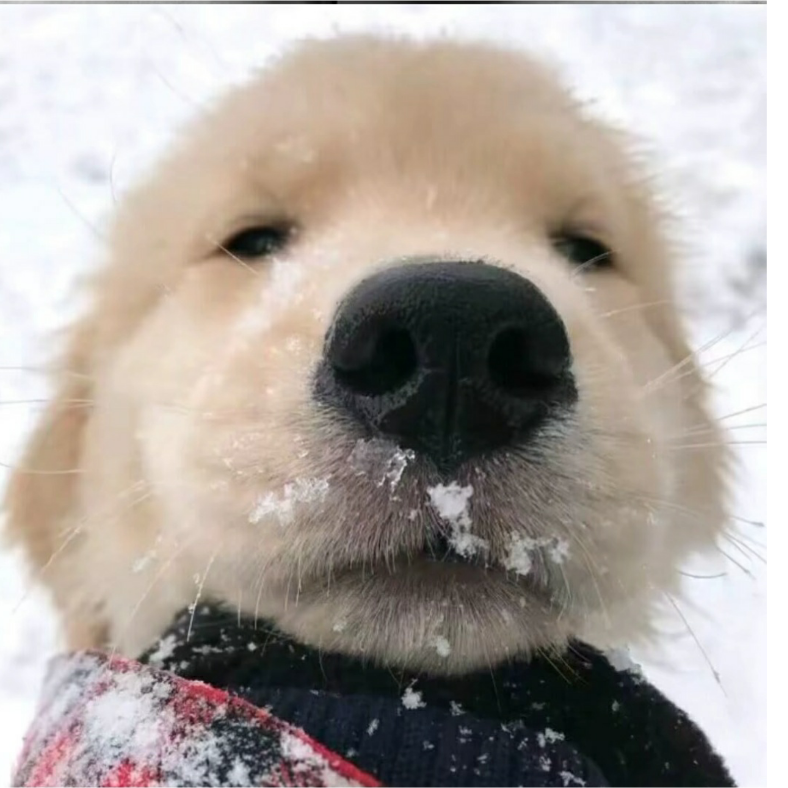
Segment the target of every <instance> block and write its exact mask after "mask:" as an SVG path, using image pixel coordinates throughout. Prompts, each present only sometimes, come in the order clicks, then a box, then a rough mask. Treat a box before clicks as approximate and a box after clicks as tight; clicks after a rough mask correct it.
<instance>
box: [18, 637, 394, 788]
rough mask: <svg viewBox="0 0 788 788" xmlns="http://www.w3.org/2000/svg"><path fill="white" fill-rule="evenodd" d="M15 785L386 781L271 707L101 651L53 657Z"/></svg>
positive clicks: (375, 783)
mask: <svg viewBox="0 0 788 788" xmlns="http://www.w3.org/2000/svg"><path fill="white" fill-rule="evenodd" d="M13 784H14V785H20V786H54V785H59V786H71V785H83V786H85V785H91V786H107V787H109V786H165V785H183V786H192V785H222V786H232V785H255V786H316V787H317V786H378V785H380V783H379V782H378V781H377V780H376V779H375V778H373V777H371V776H370V775H368V774H366V773H365V772H362V771H361V770H360V769H358V768H356V767H355V766H353V765H352V764H351V763H348V762H347V761H346V760H344V759H343V758H341V757H340V756H339V755H337V754H336V753H333V752H331V751H329V750H327V749H326V748H325V747H323V746H322V745H321V744H319V743H318V742H316V741H314V740H313V739H312V738H311V737H309V736H307V734H306V733H304V731H302V730H301V729H299V728H296V727H294V726H293V725H290V724H288V723H286V722H283V721H282V720H279V719H277V718H276V717H274V716H272V715H271V714H269V713H268V712H267V711H265V710H264V709H260V708H257V707H255V706H253V705H251V704H250V703H247V702H246V701H244V700H241V699H240V698H237V697H235V696H233V695H230V694H229V693H227V692H224V691H223V690H218V689H215V688H213V687H210V686H208V685H206V684H203V683H201V682H197V681H188V680H186V679H182V678H179V677H177V676H175V675H173V674H171V673H166V672H164V671H159V670H155V669H153V668H150V667H148V666H146V665H141V664H140V663H138V662H135V661H133V660H128V659H123V658H120V657H110V656H107V655H104V654H99V653H94V652H84V653H76V654H71V655H66V656H63V657H59V658H57V659H55V660H54V661H53V663H52V665H51V668H50V672H49V675H48V678H47V681H46V684H45V687H44V692H43V696H42V700H41V702H40V705H39V708H38V712H37V715H36V718H35V720H34V722H33V725H32V727H31V729H30V731H29V733H28V735H27V737H26V739H25V744H24V747H23V750H22V754H21V756H20V758H19V762H18V764H17V768H16V771H15V774H14V777H13Z"/></svg>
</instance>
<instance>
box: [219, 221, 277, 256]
mask: <svg viewBox="0 0 788 788" xmlns="http://www.w3.org/2000/svg"><path fill="white" fill-rule="evenodd" d="M289 237H290V228H289V227H286V226H284V225H270V226H265V227H250V228H248V229H246V230H242V231H241V232H239V233H236V234H235V235H233V236H231V237H230V238H228V239H227V240H226V241H225V242H224V244H222V247H221V248H222V249H223V250H224V251H226V252H227V253H228V254H230V255H233V256H234V257H243V258H255V257H267V256H268V255H271V254H274V253H275V252H278V251H280V250H281V249H282V248H284V246H285V244H287V240H288V238H289Z"/></svg>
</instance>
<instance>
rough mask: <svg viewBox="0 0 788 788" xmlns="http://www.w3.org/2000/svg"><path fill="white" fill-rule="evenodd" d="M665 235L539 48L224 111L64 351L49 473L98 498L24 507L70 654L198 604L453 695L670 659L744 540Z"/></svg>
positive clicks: (450, 61) (44, 492)
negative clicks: (671, 614) (535, 662)
mask: <svg viewBox="0 0 788 788" xmlns="http://www.w3.org/2000/svg"><path fill="white" fill-rule="evenodd" d="M661 232H662V231H661V219H660V216H659V214H658V212H657V211H656V210H655V208H654V206H653V205H652V202H651V199H650V196H649V194H648V192H647V190H646V188H645V186H644V185H643V183H642V182H641V181H639V180H638V177H637V175H636V173H635V172H634V171H633V169H632V167H631V164H630V161H629V159H628V158H627V156H626V154H625V153H624V147H623V141H622V140H621V139H620V138H619V137H618V136H617V135H616V134H615V133H614V132H612V131H610V130H607V129H605V128H602V127H601V126H599V125H598V124H596V123H595V122H593V121H591V120H589V119H587V118H585V117H584V116H583V115H582V113H581V112H580V111H579V109H578V108H577V106H576V105H575V104H574V103H573V102H572V101H571V100H570V99H569V98H568V97H567V95H566V94H565V93H564V92H563V90H562V89H561V88H560V87H559V86H558V85H557V84H556V83H555V81H554V79H553V77H552V76H551V75H550V74H548V73H546V72H544V71H542V70H541V69H540V68H539V67H537V66H536V65H534V64H533V63H532V62H531V61H529V60H527V59H526V58H524V57H522V56H521V55H518V54H514V53H509V52H502V51H498V50H495V49H492V48H488V47H485V46H477V45H467V44H466V45H459V44H451V43H437V44H435V43H433V44H414V43H406V42H397V41H384V40H371V39H363V38H352V39H338V40H335V41H330V42H312V43H309V44H307V45H304V46H302V47H301V48H300V49H298V50H296V51H295V52H293V53H292V54H290V55H288V56H287V57H285V58H284V59H283V60H282V61H281V62H280V63H279V64H278V65H277V66H276V67H275V68H273V69H271V70H270V71H269V72H267V73H266V74H264V75H263V76H261V77H260V78H258V79H257V80H256V81H254V82H253V83H251V84H250V85H248V86H247V87H244V88H242V89H240V90H238V91H237V92H235V93H234V94H232V95H230V96H229V97H228V98H227V99H226V100H225V101H224V102H222V103H220V104H219V105H218V106H217V107H216V108H214V109H213V110H212V111H211V112H210V113H209V114H208V115H207V116H206V117H205V118H203V119H201V120H200V122H199V123H198V124H196V125H195V126H194V127H193V128H192V129H191V132H190V134H188V135H187V136H186V137H185V138H184V139H183V141H182V142H181V144H180V147H179V148H178V149H177V150H176V151H174V153H173V154H172V155H171V156H170V158H169V159H167V160H166V161H164V162H163V163H162V165H161V166H160V168H159V169H158V171H157V172H156V173H155V175H154V176H153V177H152V178H151V179H150V180H149V181H148V182H147V183H145V184H144V185H143V186H141V187H140V188H139V189H138V190H137V191H136V192H135V193H133V194H132V195H130V197H129V198H128V200H127V202H126V205H125V206H124V208H123V210H122V211H121V213H120V215H119V217H118V221H117V224H116V227H115V233H114V237H113V242H112V249H111V260H110V264H109V265H108V266H107V267H106V269H105V270H104V271H103V272H101V273H100V275H99V277H98V278H97V281H96V283H95V288H94V293H95V301H94V305H93V308H92V310H91V311H90V313H89V314H88V315H87V316H86V317H85V319H84V320H83V321H82V322H81V323H80V324H79V325H77V326H76V327H75V328H74V330H73V332H72V335H71V342H70V347H69V354H68V358H67V364H66V366H67V367H68V370H69V371H68V372H66V373H64V374H63V377H62V380H61V381H60V401H59V402H57V403H55V404H54V405H53V407H52V408H51V410H50V413H49V415H48V417H47V420H46V423H45V424H44V425H43V426H42V428H41V431H40V432H39V433H38V435H37V436H35V437H34V439H33V442H32V444H31V448H30V450H29V452H28V457H27V459H26V461H25V462H24V465H25V466H26V467H36V468H39V469H44V468H50V469H54V468H55V467H57V466H58V465H60V466H62V465H65V464H69V463H71V464H73V465H75V466H77V467H78V468H79V469H80V473H79V475H78V477H76V478H74V477H57V476H45V475H38V476H26V475H24V474H19V475H18V476H17V477H16V478H15V480H14V481H13V483H12V486H11V497H10V505H11V521H12V523H11V524H12V528H13V529H15V531H16V533H18V534H20V535H21V537H22V539H23V541H24V542H25V543H26V544H27V545H28V548H29V550H30V553H31V555H32V556H33V559H34V561H37V562H38V563H40V564H43V563H45V562H47V561H49V562H50V563H51V564H52V565H51V567H50V570H51V571H49V572H48V575H47V579H48V581H49V583H50V585H51V586H52V587H53V588H54V591H55V597H56V599H57V600H58V602H59V603H60V605H61V607H62V609H63V610H64V613H65V618H66V621H67V624H68V626H69V632H70V637H71V640H72V643H74V644H79V643H81V642H84V641H87V642H92V641H95V640H96V639H97V638H99V637H101V638H104V637H106V638H108V639H109V640H110V641H111V642H114V643H117V644H119V646H120V648H121V649H122V650H124V651H127V652H131V653H133V652H135V651H138V650H140V649H141V648H143V647H145V646H146V645H147V644H148V643H149V642H150V640H151V639H152V638H154V637H155V636H156V635H157V634H158V632H159V631H160V630H161V629H162V628H163V627H164V626H165V625H166V623H167V622H168V621H169V619H170V617H171V616H172V615H173V613H174V612H176V611H177V610H178V609H179V608H182V607H184V606H186V605H188V604H190V603H194V602H195V601H196V600H198V599H200V598H203V599H205V598H214V599H219V600H222V601H224V602H227V603H228V604H230V605H238V606H239V607H240V608H241V609H243V610H245V611H246V612H247V613H253V614H255V615H259V616H261V617H266V618H269V619H272V620H273V621H275V622H276V623H277V624H278V626H280V627H281V628H282V629H284V630H285V631H287V632H289V633H291V634H293V635H295V636H296V637H298V638H300V639H302V640H303V641H305V642H307V643H312V644H315V645H318V646H320V647H323V648H327V649H335V650H341V651H345V652H349V653H355V654H361V655H366V656H368V657H370V658H373V659H376V660H380V661H383V662H386V663H388V664H392V665H407V666H409V667H415V668H421V669H425V670H432V671H444V672H453V671H455V672H456V671H460V670H465V669H469V668H473V667H477V666H481V665H486V664H491V663H494V662H497V661H500V660H501V659H504V658H507V657H509V656H512V655H514V654H517V653H522V652H528V651H529V650H532V649H535V648H544V647H560V646H561V645H562V644H563V643H564V642H565V641H566V640H567V639H568V638H569V637H573V636H582V637H589V638H591V639H594V640H596V641H604V640H608V639H612V638H614V637H618V636H621V635H626V636H627V637H634V636H637V635H643V634H647V633H648V631H649V627H650V624H651V623H652V618H653V615H652V612H653V611H652V607H653V604H654V602H655V600H658V599H659V596H660V593H661V592H663V591H668V592H670V591H672V590H673V589H674V587H675V584H676V578H677V569H678V564H679V562H680V560H681V559H682V558H683V557H684V556H685V555H686V554H687V553H688V552H689V551H691V550H694V549H697V548H699V547H702V546H704V545H707V544H709V543H711V542H712V541H713V540H714V538H715V536H716V534H717V531H718V529H719V528H720V527H721V523H722V521H723V516H722V504H721V495H720V489H721V484H720V466H721V458H720V456H719V450H718V449H716V448H705V449H704V448H701V449H698V450H696V451H693V452H687V451H681V450H679V446H677V445H676V444H677V440H678V438H679V437H680V436H681V435H682V434H683V433H684V432H685V431H686V430H687V429H689V428H692V429H696V428H707V429H708V431H709V434H710V433H712V432H713V430H714V425H713V424H712V423H711V422H710V420H709V417H708V415H707V414H706V411H705V410H704V407H703V404H702V394H703V385H702V382H701V381H700V380H699V377H698V375H697V372H696V370H695V367H694V364H693V361H692V357H691V355H690V354H689V351H688V348H687V346H686V344H685V341H684V338H683V336H682V332H681V329H680V327H679V323H678V321H677V317H676V309H675V306H674V303H673V299H674V293H673V285H672V281H671V261H670V255H669V252H668V250H667V248H666V246H665V243H664V241H663V239H662V235H661ZM74 373H77V374H74ZM75 398H79V399H85V400H90V402H91V405H90V407H89V408H82V409H80V410H79V411H78V412H77V411H76V410H75V409H74V408H70V407H69V406H68V405H67V403H68V401H70V400H73V399H75ZM715 442H718V441H714V440H709V441H708V443H709V444H712V443H715ZM56 552H57V559H56V560H53V559H52V556H53V555H54V554H55V553H56Z"/></svg>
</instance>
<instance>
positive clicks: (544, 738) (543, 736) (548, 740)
mask: <svg viewBox="0 0 788 788" xmlns="http://www.w3.org/2000/svg"><path fill="white" fill-rule="evenodd" d="M564 738H565V737H564V734H563V733H559V732H558V731H554V730H553V729H552V728H545V729H544V732H543V733H537V734H536V741H537V743H538V744H539V746H540V747H544V746H545V745H546V744H554V743H555V742H557V741H563V740H564Z"/></svg>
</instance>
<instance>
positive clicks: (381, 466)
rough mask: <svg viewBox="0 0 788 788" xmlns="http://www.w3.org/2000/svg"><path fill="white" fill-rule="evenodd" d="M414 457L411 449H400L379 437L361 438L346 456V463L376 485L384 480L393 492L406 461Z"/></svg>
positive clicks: (406, 464) (400, 477)
mask: <svg viewBox="0 0 788 788" xmlns="http://www.w3.org/2000/svg"><path fill="white" fill-rule="evenodd" d="M415 457H416V453H415V452H414V451H413V450H412V449H402V448H400V447H399V446H395V445H394V444H393V443H391V442H390V441H385V440H381V439H380V438H370V439H366V438H361V439H359V440H357V441H356V445H355V446H354V447H353V451H352V452H351V453H350V456H349V457H348V464H349V465H350V467H351V468H353V470H354V471H355V472H356V473H358V474H359V475H360V476H370V477H372V479H373V481H374V482H375V485H376V486H377V487H382V486H383V485H384V484H385V483H386V482H388V483H389V489H390V490H391V491H392V492H393V491H394V490H395V489H396V488H397V485H398V484H399V483H400V480H401V479H402V474H403V473H404V472H405V468H407V467H408V463H409V462H411V461H412V460H413V459H414V458H415Z"/></svg>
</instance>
